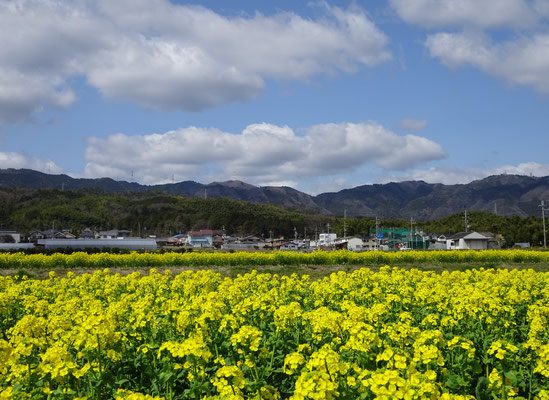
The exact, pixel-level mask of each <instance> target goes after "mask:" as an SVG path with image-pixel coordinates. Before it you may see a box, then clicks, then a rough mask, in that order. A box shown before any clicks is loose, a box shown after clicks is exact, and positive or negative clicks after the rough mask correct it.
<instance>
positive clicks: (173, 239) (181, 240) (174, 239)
mask: <svg viewBox="0 0 549 400" xmlns="http://www.w3.org/2000/svg"><path fill="white" fill-rule="evenodd" d="M166 242H167V243H169V244H172V245H181V244H185V243H186V242H187V235H184V234H182V233H178V234H177V235H173V236H170V237H169V238H168V239H167V241H166Z"/></svg>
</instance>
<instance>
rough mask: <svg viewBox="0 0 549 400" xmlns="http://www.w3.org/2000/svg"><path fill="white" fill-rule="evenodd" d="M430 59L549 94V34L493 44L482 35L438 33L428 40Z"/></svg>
mask: <svg viewBox="0 0 549 400" xmlns="http://www.w3.org/2000/svg"><path fill="white" fill-rule="evenodd" d="M426 46H427V48H428V49H429V51H430V53H431V56H432V57H435V58H439V59H440V60H441V62H442V63H443V64H445V65H447V66H449V67H451V68H457V67H461V66H464V65H472V66H474V67H477V68H479V69H481V70H483V71H485V72H487V73H489V74H492V75H495V76H498V77H502V78H504V79H506V80H507V81H508V82H510V83H513V84H520V85H528V86H532V87H534V88H535V89H536V90H538V91H539V92H544V93H547V92H549V33H548V34H537V35H535V36H533V37H531V38H526V37H525V38H519V39H517V40H514V41H508V42H504V43H497V44H495V43H492V41H491V40H490V39H489V38H487V37H486V36H484V35H481V34H471V33H460V34H452V33H438V34H435V35H431V36H429V37H428V39H427V41H426Z"/></svg>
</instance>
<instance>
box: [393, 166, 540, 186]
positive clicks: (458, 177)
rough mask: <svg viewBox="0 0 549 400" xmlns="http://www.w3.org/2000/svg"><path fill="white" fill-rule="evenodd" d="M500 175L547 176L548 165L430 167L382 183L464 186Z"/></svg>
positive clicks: (398, 175)
mask: <svg viewBox="0 0 549 400" xmlns="http://www.w3.org/2000/svg"><path fill="white" fill-rule="evenodd" d="M502 174H510V175H532V176H549V164H541V163H537V162H524V163H520V164H518V165H502V166H499V167H493V168H486V169H479V168H472V167H469V168H460V167H453V166H442V167H431V168H429V169H417V170H414V171H411V172H409V173H404V174H392V175H387V176H386V177H385V178H384V179H383V181H384V182H391V181H405V180H422V181H425V182H428V183H443V184H445V185H454V184H465V183H469V182H472V181H474V180H477V179H483V178H486V177H487V176H491V175H502Z"/></svg>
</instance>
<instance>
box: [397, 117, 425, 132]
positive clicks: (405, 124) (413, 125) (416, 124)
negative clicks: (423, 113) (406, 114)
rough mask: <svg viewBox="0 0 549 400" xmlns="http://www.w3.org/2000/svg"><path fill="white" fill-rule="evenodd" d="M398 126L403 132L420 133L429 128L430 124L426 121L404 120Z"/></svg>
mask: <svg viewBox="0 0 549 400" xmlns="http://www.w3.org/2000/svg"><path fill="white" fill-rule="evenodd" d="M398 125H399V127H400V129H402V130H405V131H415V132H419V131H422V130H424V129H425V128H427V126H428V125H429V123H428V122H427V121H426V120H424V119H413V118H404V119H401V120H400V121H399V123H398Z"/></svg>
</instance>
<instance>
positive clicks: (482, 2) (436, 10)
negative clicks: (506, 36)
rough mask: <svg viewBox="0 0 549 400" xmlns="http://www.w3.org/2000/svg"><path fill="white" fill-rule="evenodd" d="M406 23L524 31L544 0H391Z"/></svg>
mask: <svg viewBox="0 0 549 400" xmlns="http://www.w3.org/2000/svg"><path fill="white" fill-rule="evenodd" d="M390 3H391V6H392V7H393V8H394V9H395V11H396V12H397V14H398V15H399V16H400V17H401V18H402V19H403V20H404V21H406V22H408V23H411V24H415V25H420V26H423V27H426V28H437V27H446V26H474V27H480V28H496V27H513V28H525V27H529V26H531V25H532V24H534V23H535V22H536V21H537V20H538V17H539V14H540V12H543V10H544V9H545V7H546V5H544V4H543V0H538V1H535V2H532V1H527V0H390Z"/></svg>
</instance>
